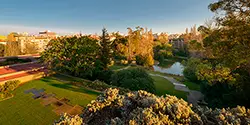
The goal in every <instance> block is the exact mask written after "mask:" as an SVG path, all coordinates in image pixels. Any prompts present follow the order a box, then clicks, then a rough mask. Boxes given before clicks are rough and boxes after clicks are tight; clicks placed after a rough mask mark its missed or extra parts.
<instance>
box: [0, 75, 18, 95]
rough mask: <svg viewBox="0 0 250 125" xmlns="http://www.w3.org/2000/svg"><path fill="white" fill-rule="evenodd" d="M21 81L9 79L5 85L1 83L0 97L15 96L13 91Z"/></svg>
mask: <svg viewBox="0 0 250 125" xmlns="http://www.w3.org/2000/svg"><path fill="white" fill-rule="evenodd" d="M19 83H20V81H18V80H14V81H7V82H5V83H4V84H3V85H0V98H3V99H4V98H8V97H11V96H13V95H12V94H11V92H12V91H13V90H15V89H16V88H17V86H18V85H19Z"/></svg>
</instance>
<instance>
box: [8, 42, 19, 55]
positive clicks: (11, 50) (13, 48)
mask: <svg viewBox="0 0 250 125" xmlns="http://www.w3.org/2000/svg"><path fill="white" fill-rule="evenodd" d="M20 54H21V44H20V42H18V41H11V42H10V41H8V42H7V43H6V45H5V50H4V56H17V55H20Z"/></svg>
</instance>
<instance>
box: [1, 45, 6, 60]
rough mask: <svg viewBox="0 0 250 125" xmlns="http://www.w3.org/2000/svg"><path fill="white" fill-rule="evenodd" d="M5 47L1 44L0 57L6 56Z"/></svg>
mask: <svg viewBox="0 0 250 125" xmlns="http://www.w3.org/2000/svg"><path fill="white" fill-rule="evenodd" d="M4 50H5V45H3V44H0V57H3V56H4Z"/></svg>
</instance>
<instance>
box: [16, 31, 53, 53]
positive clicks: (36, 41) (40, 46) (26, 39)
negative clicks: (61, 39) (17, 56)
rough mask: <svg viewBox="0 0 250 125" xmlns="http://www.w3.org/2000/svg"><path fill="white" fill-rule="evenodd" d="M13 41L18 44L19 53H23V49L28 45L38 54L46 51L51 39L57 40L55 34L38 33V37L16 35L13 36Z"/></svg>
mask: <svg viewBox="0 0 250 125" xmlns="http://www.w3.org/2000/svg"><path fill="white" fill-rule="evenodd" d="M14 38H15V41H19V42H20V47H21V52H24V50H25V47H26V46H27V45H28V44H29V45H34V47H35V48H36V49H37V51H38V52H42V51H44V50H45V49H46V45H47V44H48V42H49V41H50V40H51V39H55V38H57V35H56V33H54V32H51V31H44V32H39V35H28V34H27V33H25V34H18V35H16V36H14Z"/></svg>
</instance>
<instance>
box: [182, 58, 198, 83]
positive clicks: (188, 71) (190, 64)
mask: <svg viewBox="0 0 250 125" xmlns="http://www.w3.org/2000/svg"><path fill="white" fill-rule="evenodd" d="M199 64H201V60H199V59H197V58H190V59H189V60H188V61H187V62H185V67H184V70H183V75H184V76H185V78H187V79H188V80H190V81H192V82H197V81H198V77H197V75H196V72H197V67H198V65H199Z"/></svg>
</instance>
